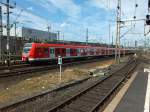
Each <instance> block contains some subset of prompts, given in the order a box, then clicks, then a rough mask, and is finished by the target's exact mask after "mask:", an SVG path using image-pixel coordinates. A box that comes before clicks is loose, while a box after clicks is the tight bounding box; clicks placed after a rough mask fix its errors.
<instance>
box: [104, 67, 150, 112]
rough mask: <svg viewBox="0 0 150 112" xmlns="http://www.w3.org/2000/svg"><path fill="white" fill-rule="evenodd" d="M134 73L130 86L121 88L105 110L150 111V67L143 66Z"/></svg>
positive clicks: (113, 111) (110, 111)
mask: <svg viewBox="0 0 150 112" xmlns="http://www.w3.org/2000/svg"><path fill="white" fill-rule="evenodd" d="M133 75H135V76H134V79H132V81H131V83H130V84H129V86H128V88H127V89H126V90H120V92H119V93H118V94H117V95H116V97H115V98H114V99H113V100H114V101H113V100H112V102H111V103H110V104H109V105H108V107H106V109H105V110H104V112H150V68H148V69H147V68H143V67H142V68H140V69H138V70H137V71H136V73H134V74H133ZM131 78H132V77H131ZM125 86H126V84H125ZM122 89H125V88H124V87H123V88H122ZM121 91H124V92H121ZM119 99H120V100H119ZM116 102H117V103H116Z"/></svg>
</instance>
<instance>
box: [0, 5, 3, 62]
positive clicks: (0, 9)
mask: <svg viewBox="0 0 150 112" xmlns="http://www.w3.org/2000/svg"><path fill="white" fill-rule="evenodd" d="M2 37H3V23H2V7H1V6H0V61H1V60H2Z"/></svg>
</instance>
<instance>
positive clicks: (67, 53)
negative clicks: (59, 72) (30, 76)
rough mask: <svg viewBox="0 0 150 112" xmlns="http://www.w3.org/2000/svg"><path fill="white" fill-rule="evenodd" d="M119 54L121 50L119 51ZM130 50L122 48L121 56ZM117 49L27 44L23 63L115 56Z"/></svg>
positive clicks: (23, 53) (23, 54)
mask: <svg viewBox="0 0 150 112" xmlns="http://www.w3.org/2000/svg"><path fill="white" fill-rule="evenodd" d="M117 52H119V49H117ZM128 53H130V50H128V49H124V48H120V54H121V55H122V54H128ZM114 54H115V48H108V47H100V46H90V45H71V44H70V45H64V44H46V43H26V44H25V45H24V48H23V52H22V61H26V62H37V61H38V62H40V61H50V60H56V59H57V58H58V56H61V57H62V58H63V59H74V58H85V57H97V56H113V55H114Z"/></svg>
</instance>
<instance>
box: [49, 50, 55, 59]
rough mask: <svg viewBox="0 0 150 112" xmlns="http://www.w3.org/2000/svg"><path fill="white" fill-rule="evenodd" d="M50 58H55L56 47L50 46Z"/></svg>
mask: <svg viewBox="0 0 150 112" xmlns="http://www.w3.org/2000/svg"><path fill="white" fill-rule="evenodd" d="M50 58H55V48H50Z"/></svg>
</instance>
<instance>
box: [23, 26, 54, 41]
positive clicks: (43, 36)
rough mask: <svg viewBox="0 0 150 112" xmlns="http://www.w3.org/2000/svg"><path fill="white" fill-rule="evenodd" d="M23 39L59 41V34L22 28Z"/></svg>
mask: <svg viewBox="0 0 150 112" xmlns="http://www.w3.org/2000/svg"><path fill="white" fill-rule="evenodd" d="M21 32H22V34H21V37H24V38H26V39H33V40H41V41H42V40H50V41H54V40H57V33H53V32H48V31H41V30H36V29H31V28H25V27H22V31H21Z"/></svg>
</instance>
